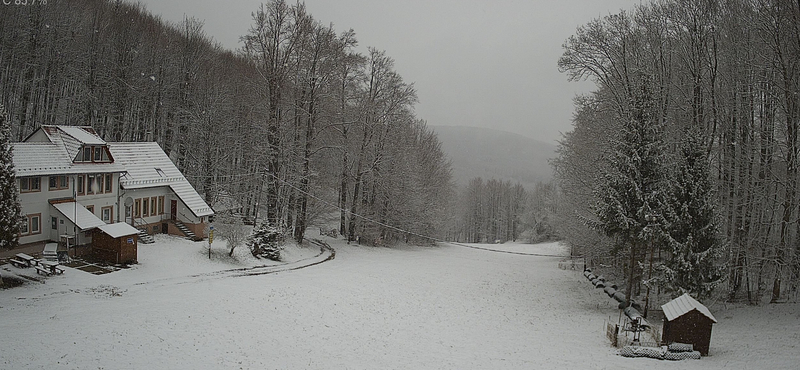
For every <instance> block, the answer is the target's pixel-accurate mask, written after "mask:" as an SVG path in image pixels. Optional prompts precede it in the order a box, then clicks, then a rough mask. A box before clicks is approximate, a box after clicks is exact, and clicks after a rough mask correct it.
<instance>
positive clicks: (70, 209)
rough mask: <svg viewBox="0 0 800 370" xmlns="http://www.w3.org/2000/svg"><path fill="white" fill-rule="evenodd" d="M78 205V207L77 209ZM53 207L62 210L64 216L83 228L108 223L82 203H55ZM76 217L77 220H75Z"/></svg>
mask: <svg viewBox="0 0 800 370" xmlns="http://www.w3.org/2000/svg"><path fill="white" fill-rule="evenodd" d="M76 205H77V209H75V207H76ZM53 207H55V208H56V209H57V210H58V211H59V212H61V214H62V215H64V217H66V218H67V219H69V220H70V221H72V223H73V224H75V225H77V226H78V227H79V228H80V229H81V230H89V229H94V228H96V227H100V226H103V225H105V224H106V223H105V222H103V220H101V219H99V218H97V216H95V215H94V214H93V213H92V212H89V210H88V209H86V207H84V206H83V205H81V204H80V203H75V202H67V203H56V204H53ZM76 217H77V222H76V221H75V220H76Z"/></svg>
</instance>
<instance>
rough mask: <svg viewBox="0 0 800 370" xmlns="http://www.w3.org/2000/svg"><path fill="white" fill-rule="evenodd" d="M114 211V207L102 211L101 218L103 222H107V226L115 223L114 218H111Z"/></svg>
mask: <svg viewBox="0 0 800 370" xmlns="http://www.w3.org/2000/svg"><path fill="white" fill-rule="evenodd" d="M112 210H113V206H110V207H103V208H102V209H101V210H100V218H101V219H102V220H103V222H105V223H107V224H110V223H112V222H114V218H113V217H112V216H111V211H112Z"/></svg>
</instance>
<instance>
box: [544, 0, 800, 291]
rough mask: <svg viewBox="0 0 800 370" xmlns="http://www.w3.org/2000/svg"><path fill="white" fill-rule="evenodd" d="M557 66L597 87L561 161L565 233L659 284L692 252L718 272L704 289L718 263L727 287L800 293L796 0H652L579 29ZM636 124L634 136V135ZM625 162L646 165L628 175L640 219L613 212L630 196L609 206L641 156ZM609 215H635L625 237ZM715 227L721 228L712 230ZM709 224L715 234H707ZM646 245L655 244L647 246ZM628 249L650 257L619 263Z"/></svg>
mask: <svg viewBox="0 0 800 370" xmlns="http://www.w3.org/2000/svg"><path fill="white" fill-rule="evenodd" d="M559 67H560V68H561V70H562V71H563V72H565V73H566V75H567V76H568V77H569V78H570V79H575V80H579V79H585V78H588V79H590V80H592V81H594V82H595V83H596V86H597V89H596V91H595V92H594V93H592V94H589V95H587V96H583V97H580V98H578V99H577V100H576V114H575V119H574V129H573V131H571V132H569V133H568V134H567V135H566V137H565V139H564V140H563V142H562V143H561V145H560V147H559V155H560V156H559V158H558V160H557V162H556V177H557V178H558V181H559V183H560V186H561V189H562V192H563V194H564V196H565V200H564V203H563V204H562V207H561V208H562V209H561V210H560V215H561V217H560V219H559V222H558V223H557V224H558V227H559V229H560V231H559V233H560V235H563V236H565V237H567V238H568V239H569V241H570V243H571V244H572V245H573V246H575V247H576V249H575V250H576V251H578V253H585V254H586V255H587V256H589V257H590V258H600V259H604V261H606V262H608V263H609V264H613V265H614V266H615V267H616V268H619V269H622V268H623V266H631V264H632V267H624V268H625V269H627V271H630V269H631V268H633V269H634V270H635V269H639V270H640V271H639V272H638V273H630V272H628V273H627V274H628V275H629V276H633V279H634V280H637V285H643V283H642V282H645V281H647V280H649V283H650V285H651V286H653V287H655V286H656V285H657V284H656V282H657V281H659V280H658V279H661V281H666V280H670V279H672V281H674V282H676V281H678V280H679V279H681V278H682V277H681V276H671V275H670V274H673V275H674V272H675V271H674V270H670V266H673V267H674V266H676V265H675V263H677V262H680V261H679V260H678V259H679V258H684V257H686V256H693V258H695V259H694V260H692V261H689V260H683V262H685V263H686V264H684V265H683V266H684V267H686V266H689V265H690V264H691V265H692V266H697V268H698V269H699V270H697V271H695V272H697V273H698V274H701V275H698V278H703V279H707V280H708V284H709V285H707V286H704V287H697V289H698V291H702V290H707V289H709V288H713V284H715V283H713V282H712V280H713V276H714V274H716V268H722V269H723V270H724V272H725V273H724V274H723V275H724V276H726V277H727V279H726V280H724V282H725V283H724V284H722V285H720V286H719V289H717V293H718V294H720V295H721V296H724V297H725V298H726V299H732V300H738V299H745V300H748V301H749V302H751V303H756V304H757V303H759V302H761V301H762V298H769V299H770V301H772V302H781V301H785V300H786V299H789V298H793V299H796V298H797V293H798V285H799V284H800V222H798V219H800V217H799V216H800V215H798V204H799V203H798V202H799V201H800V199H798V193H799V191H798V190H800V189H798V186H799V185H800V181H798V180H800V179H798V175H799V174H798V165H799V164H798V159H799V158H798V156H799V155H800V147H799V145H800V143H798V130H799V129H800V2H798V1H795V0H756V1H751V0H735V1H724V2H719V1H705V0H669V1H654V2H652V3H650V4H643V5H640V6H637V7H635V8H634V9H633V10H632V11H629V12H622V13H619V14H613V15H610V16H607V17H603V18H600V19H596V20H594V21H592V22H590V23H588V24H586V25H583V26H581V27H580V28H578V30H577V32H576V33H575V35H574V36H572V37H570V38H569V39H568V40H567V41H566V42H565V44H564V54H563V56H562V58H561V59H560V61H559ZM631 123H633V124H631ZM635 130H640V132H639V133H638V134H637V133H636V132H634V131H635ZM634 134H636V135H638V136H637V137H638V138H639V139H636V140H639V141H638V142H632V141H630V140H627V139H626V138H632V137H634V136H633V135H634ZM653 136H655V138H654V139H653V138H652V137H653ZM647 137H651V138H650V139H647ZM626 140H627V141H626ZM648 140H649V141H648ZM695 141H696V142H695ZM636 145H639V146H640V148H641V150H639V151H636V150H634V149H636V148H635V147H634V146H636ZM642 153H650V154H646V155H648V156H650V155H652V157H649V158H643V157H642V156H641V155H642ZM624 161H630V163H639V167H635V168H636V171H630V173H631V174H632V176H633V175H635V176H640V179H644V180H643V181H640V182H638V183H633V182H631V183H629V184H628V185H630V186H632V188H631V190H633V191H631V192H630V194H634V193H637V192H638V193H637V194H638V196H640V201H641V202H639V205H638V207H639V208H638V209H632V212H637V213H636V214H635V215H634V214H632V213H629V214H628V215H627V216H626V217H631V218H627V219H624V220H623V219H614V220H612V219H611V218H609V217H611V216H613V215H611V213H609V212H616V211H619V210H621V209H622V208H623V206H624V205H623V204H622V203H617V204H613V202H620V199H621V193H620V189H623V187H622V185H623V184H622V182H620V181H617V182H616V185H615V184H612V183H611V182H613V181H615V179H613V178H612V177H614V176H617V178H616V180H619V179H620V177H619V175H620V173H621V170H622V169H624V168H627V170H631V169H633V168H634V167H631V166H628V167H625V166H626V165H627V164H626V163H623V162H624ZM648 161H649V162H648ZM648 163H649V164H648ZM644 165H647V166H654V167H658V168H660V170H657V171H656V172H657V173H658V176H655V175H653V176H650V177H649V178H644V177H643V176H645V175H647V176H649V175H650V174H647V173H644V172H642V171H651V170H652V168H649V167H645V166H644ZM609 174H611V175H609ZM704 177H708V180H709V181H710V187H711V188H712V189H711V190H713V192H712V193H708V192H706V191H705V190H704V187H705V184H704V181H705V180H706V179H705V178H704ZM609 184H611V185H614V186H616V187H614V186H610V185H609ZM607 185H608V186H607ZM617 185H619V186H617ZM626 186H627V185H626ZM603 197H605V198H603ZM706 197H708V200H706V199H705V198H706ZM670 202H672V205H671V206H666V204H667V203H670ZM708 202H711V203H708ZM631 204H633V203H631ZM679 204H680V205H681V206H680V207H676V206H677V205H679ZM710 210H713V213H714V215H715V217H714V218H713V219H712V218H708V217H707V216H706V213H707V212H708V211H710ZM692 215H693V216H692ZM617 216H620V215H617ZM670 217H673V218H672V219H670ZM692 217H695V218H694V219H693V218H692ZM698 218H699V219H698ZM612 221H613V222H617V224H618V225H627V226H625V227H629V226H631V225H638V226H637V227H636V228H635V229H626V230H628V231H626V232H629V231H631V232H632V233H629V234H624V235H623V234H622V233H621V232H619V230H614V229H611V228H610V225H611V224H610V222H612ZM623 221H624V222H623ZM714 227H718V228H719V234H718V235H710V231H713V230H714ZM679 228H681V230H678V229H679ZM598 230H604V231H606V233H600V232H597V231H598ZM687 232H688V234H687ZM692 233H694V234H692ZM700 233H706V235H700ZM687 235H688V236H690V237H689V238H687ZM692 235H693V237H691V236H692ZM701 236H702V238H703V240H708V241H709V243H712V244H707V245H706V246H705V247H703V246H701V245H699V244H698V243H700V244H702V243H703V242H698V240H699V238H700V237H701ZM717 237H718V238H720V239H721V242H720V243H718V244H716V242H713V240H714V238H717ZM663 238H666V239H663ZM625 240H628V241H630V243H632V244H628V245H624V243H625ZM650 243H653V244H654V245H655V248H656V249H655V250H652V249H651V250H650V251H649V252H648V251H647V248H645V247H646V246H648V245H650ZM678 244H680V245H682V247H681V248H685V249H679V248H678V247H677V246H678ZM631 245H632V246H631ZM712 245H716V246H714V247H711V246H712ZM659 250H660V251H662V252H664V254H663V255H662V253H661V252H659ZM714 251H722V253H721V255H720V256H718V257H715V253H716V252H714ZM654 253H657V255H658V257H656V261H657V263H656V265H658V264H659V263H658V261H659V257H661V259H663V261H662V262H663V263H662V264H661V265H660V267H662V268H661V269H659V268H658V267H657V268H656V272H655V273H653V274H652V276H648V275H647V274H646V273H645V272H644V271H641V267H637V261H642V262H644V261H647V260H646V259H643V258H644V256H645V255H646V254H649V255H652V254H654ZM630 254H640V255H639V256H638V257H637V256H631V257H630V259H629V260H630V261H631V262H630V263H628V262H624V263H623V262H622V260H621V259H624V261H628V257H627V256H629V255H630ZM679 254H680V255H681V256H679ZM609 255H613V256H614V257H613V258H606V257H605V256H609ZM711 260H713V265H708V262H709V261H711ZM651 261H652V259H651ZM701 261H703V262H702V263H701ZM671 264H672V265H671ZM701 266H705V267H701ZM659 271H660V272H661V276H660V277H659ZM694 283H696V284H699V283H701V282H699V281H695V282H694ZM687 289H688V288H687ZM692 289H694V288H692Z"/></svg>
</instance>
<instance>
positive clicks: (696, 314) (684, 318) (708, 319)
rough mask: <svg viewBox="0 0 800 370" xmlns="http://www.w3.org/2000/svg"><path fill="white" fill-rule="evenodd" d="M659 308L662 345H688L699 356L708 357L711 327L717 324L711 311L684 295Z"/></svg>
mask: <svg viewBox="0 0 800 370" xmlns="http://www.w3.org/2000/svg"><path fill="white" fill-rule="evenodd" d="M661 308H662V309H663V310H664V331H663V334H662V335H661V341H662V342H663V343H664V344H670V343H688V344H691V345H692V346H693V347H694V350H695V351H698V352H700V354H701V355H703V356H708V348H709V346H710V345H711V327H712V325H713V324H715V323H716V322H717V319H715V318H714V315H712V314H711V311H709V310H708V308H707V307H706V306H704V305H703V304H702V303H700V302H698V301H697V300H695V299H694V298H692V297H691V296H690V295H689V294H686V293H685V294H683V295H682V296H680V297H678V298H675V299H673V300H671V301H669V302H667V303H666V304H664V305H663V306H661Z"/></svg>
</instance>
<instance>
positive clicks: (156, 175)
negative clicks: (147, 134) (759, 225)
mask: <svg viewBox="0 0 800 370" xmlns="http://www.w3.org/2000/svg"><path fill="white" fill-rule="evenodd" d="M108 148H109V150H110V151H111V155H112V156H114V160H115V161H116V162H117V163H120V164H121V165H122V166H124V167H125V171H127V172H126V174H125V176H123V177H121V178H120V185H121V186H122V187H123V188H125V189H141V188H152V187H158V186H169V187H170V188H171V189H172V191H173V192H175V194H176V195H177V196H178V197H179V198H180V199H181V201H183V203H184V204H186V206H187V207H188V208H189V209H191V210H192V213H194V215H195V216H197V217H202V216H208V215H213V214H214V211H213V210H211V207H209V206H208V204H206V202H205V201H204V200H203V198H202V197H200V194H198V193H197V191H196V190H195V189H194V187H192V185H191V184H190V183H189V181H188V180H186V178H185V177H183V174H182V173H181V171H180V170H178V168H177V167H175V164H174V163H172V161H171V160H170V159H169V157H167V155H166V153H164V151H163V150H162V149H161V147H160V146H159V145H158V143H156V142H146V143H108Z"/></svg>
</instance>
